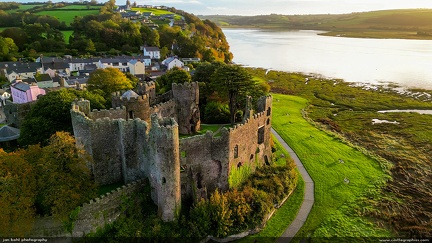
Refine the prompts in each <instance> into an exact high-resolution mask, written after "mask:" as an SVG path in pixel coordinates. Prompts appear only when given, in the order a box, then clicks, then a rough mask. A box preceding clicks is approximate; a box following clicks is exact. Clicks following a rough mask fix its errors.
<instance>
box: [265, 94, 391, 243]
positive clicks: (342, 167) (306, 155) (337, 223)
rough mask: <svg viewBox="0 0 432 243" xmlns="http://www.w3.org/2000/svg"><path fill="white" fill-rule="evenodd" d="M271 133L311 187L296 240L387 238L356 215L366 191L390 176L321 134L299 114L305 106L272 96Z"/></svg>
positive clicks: (294, 99) (302, 101)
mask: <svg viewBox="0 0 432 243" xmlns="http://www.w3.org/2000/svg"><path fill="white" fill-rule="evenodd" d="M273 97H274V98H273V100H274V102H273V111H274V112H273V122H272V124H273V127H274V128H275V129H276V130H277V131H278V133H279V134H280V135H281V136H282V137H283V138H284V140H285V141H286V142H287V143H288V144H289V145H290V146H291V147H292V148H293V149H294V151H295V152H296V153H297V155H298V156H299V158H300V159H301V161H302V162H303V164H304V166H305V168H306V169H307V170H308V172H309V174H310V175H311V177H312V179H313V180H314V183H315V204H314V207H313V208H312V211H311V214H310V215H309V217H308V219H307V221H306V223H305V225H304V226H303V228H302V229H301V231H300V232H299V234H298V236H299V237H307V236H313V237H335V236H337V237H388V236H391V233H390V232H388V231H387V230H385V229H381V228H378V227H377V226H376V225H374V224H373V223H372V222H370V221H368V219H367V218H365V217H361V212H360V211H359V210H360V208H361V207H363V206H364V205H362V202H361V200H359V199H360V198H361V197H362V196H364V195H365V194H366V193H367V192H369V191H375V190H379V189H378V187H380V186H382V185H383V184H384V183H385V181H386V179H387V178H389V176H388V175H387V174H386V173H385V172H383V170H382V169H381V167H380V164H379V163H378V162H377V161H375V160H373V159H371V158H369V157H367V156H365V155H364V154H363V153H362V152H360V151H358V150H357V149H355V148H353V147H350V146H348V145H346V144H345V143H343V142H342V141H341V140H340V139H339V138H338V137H336V136H332V135H329V134H327V133H325V132H323V131H320V130H319V129H317V128H316V127H314V126H313V125H311V124H310V123H309V122H307V121H306V120H305V119H304V118H303V117H302V114H301V110H302V109H304V108H305V107H306V106H307V104H308V102H307V100H305V99H303V98H300V97H296V96H287V95H279V94H274V96H273Z"/></svg>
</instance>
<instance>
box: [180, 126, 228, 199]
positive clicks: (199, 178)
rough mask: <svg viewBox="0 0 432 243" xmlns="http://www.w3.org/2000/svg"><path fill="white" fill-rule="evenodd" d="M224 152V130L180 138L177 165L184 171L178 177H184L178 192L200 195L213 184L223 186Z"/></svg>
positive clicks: (215, 186)
mask: <svg viewBox="0 0 432 243" xmlns="http://www.w3.org/2000/svg"><path fill="white" fill-rule="evenodd" d="M228 152H229V139H228V132H227V131H225V132H224V133H223V135H222V136H220V137H215V136H214V135H213V132H210V131H208V132H207V133H206V134H205V135H200V136H193V137H189V138H183V139H181V140H180V160H181V168H182V170H183V172H182V174H185V175H186V176H182V178H184V177H186V178H187V179H184V180H183V181H182V196H184V197H194V198H196V197H198V198H200V197H206V195H205V193H207V192H209V193H211V192H213V191H214V190H216V189H217V188H218V189H222V190H227V189H228V174H227V173H228V166H229V163H228V161H229V159H228ZM203 189H205V190H203ZM195 193H196V194H197V195H194V194H195Z"/></svg>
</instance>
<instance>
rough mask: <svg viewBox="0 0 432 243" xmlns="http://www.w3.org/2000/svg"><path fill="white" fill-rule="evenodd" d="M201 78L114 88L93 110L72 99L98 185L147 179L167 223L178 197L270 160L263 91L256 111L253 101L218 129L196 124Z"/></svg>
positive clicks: (267, 102) (224, 184)
mask: <svg viewBox="0 0 432 243" xmlns="http://www.w3.org/2000/svg"><path fill="white" fill-rule="evenodd" d="M198 101H199V87H198V83H185V84H173V85H172V90H171V91H169V92H168V93H165V94H163V95H160V96H156V92H155V84H154V83H153V82H149V83H147V84H143V85H141V86H140V87H139V88H138V91H137V93H135V92H133V91H126V92H124V93H123V94H122V93H120V92H118V93H116V94H114V96H113V98H112V104H113V107H117V108H115V109H110V110H99V111H98V110H93V111H91V110H90V102H89V101H87V100H77V101H75V102H74V103H73V104H72V109H71V116H72V124H73V130H74V135H75V138H76V141H77V144H78V145H79V146H82V147H83V148H84V149H85V150H86V151H87V152H88V153H89V154H90V155H91V156H92V157H93V163H92V164H91V170H92V172H93V175H94V178H95V181H96V182H97V183H98V184H99V185H107V184H112V183H118V182H123V183H125V184H126V183H130V182H133V181H136V180H139V179H143V178H148V179H149V181H150V185H151V188H152V195H151V196H152V199H153V201H154V202H155V204H156V205H157V206H158V211H159V215H160V216H161V218H162V219H163V220H165V221H171V220H174V219H175V217H176V215H177V214H178V212H179V209H180V205H181V200H182V199H186V198H200V197H206V194H207V191H208V192H212V191H214V190H215V189H220V190H222V191H225V190H227V189H229V183H228V178H229V175H230V171H231V170H232V169H233V168H238V167H241V166H245V165H247V166H251V167H252V169H253V170H254V169H255V167H256V166H257V164H269V163H270V161H271V154H272V152H271V145H270V132H271V114H272V110H271V105H272V98H271V96H266V97H261V98H260V99H259V100H258V102H257V104H256V107H257V108H256V111H255V112H253V109H252V108H251V104H250V101H249V102H247V103H248V106H247V111H246V112H245V116H244V119H243V122H242V124H239V125H236V126H234V127H233V128H223V129H222V131H221V132H220V133H217V134H215V133H213V132H211V131H207V133H206V134H204V135H195V136H188V137H185V138H180V136H179V134H190V135H193V134H194V133H195V132H197V131H199V130H200V125H201V124H200V114H199V107H198Z"/></svg>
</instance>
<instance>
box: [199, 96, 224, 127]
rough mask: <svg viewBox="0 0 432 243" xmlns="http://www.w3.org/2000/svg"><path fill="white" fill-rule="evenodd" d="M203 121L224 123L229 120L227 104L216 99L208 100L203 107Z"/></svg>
mask: <svg viewBox="0 0 432 243" xmlns="http://www.w3.org/2000/svg"><path fill="white" fill-rule="evenodd" d="M204 122H206V123H216V124H224V123H229V122H230V112H229V107H228V104H222V103H221V102H218V101H212V102H209V103H208V104H207V105H206V107H205V109H204Z"/></svg>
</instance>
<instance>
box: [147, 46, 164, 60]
mask: <svg viewBox="0 0 432 243" xmlns="http://www.w3.org/2000/svg"><path fill="white" fill-rule="evenodd" d="M143 53H144V56H149V57H150V58H151V59H160V58H161V56H160V50H159V47H155V46H144V47H143Z"/></svg>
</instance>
